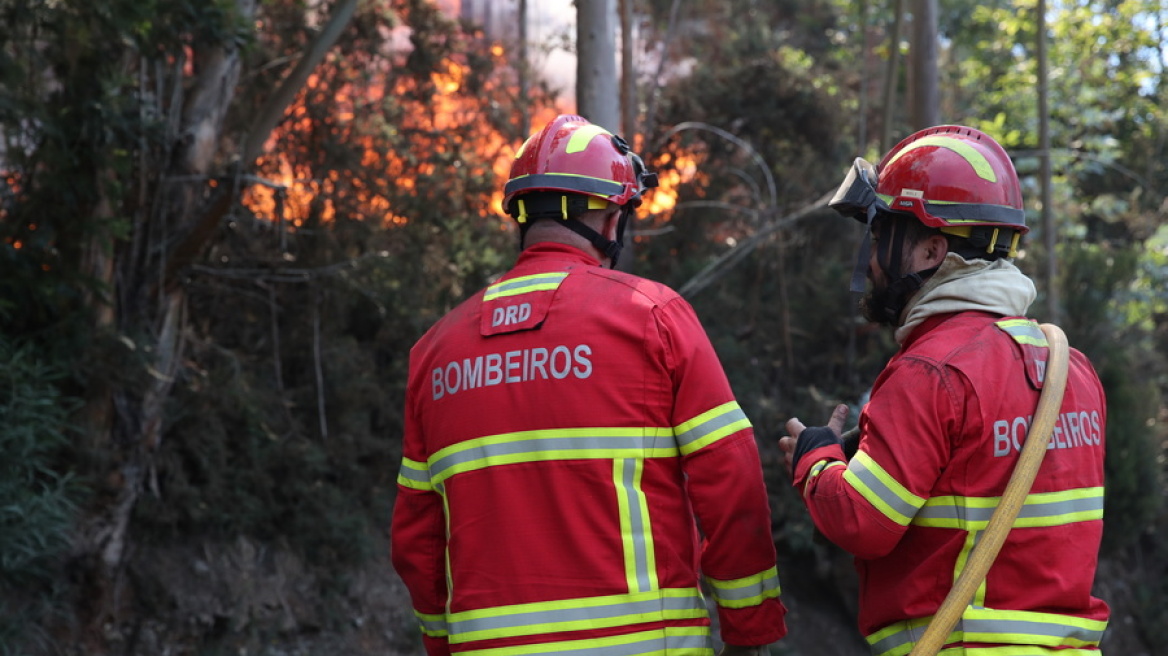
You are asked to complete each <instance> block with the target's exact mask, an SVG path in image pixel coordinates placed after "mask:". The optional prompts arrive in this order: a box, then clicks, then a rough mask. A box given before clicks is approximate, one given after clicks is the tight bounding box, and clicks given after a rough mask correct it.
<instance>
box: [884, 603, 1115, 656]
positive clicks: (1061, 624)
mask: <svg viewBox="0 0 1168 656" xmlns="http://www.w3.org/2000/svg"><path fill="white" fill-rule="evenodd" d="M932 619H933V618H931V617H926V618H921V619H916V620H912V621H911V622H898V623H897V624H893V625H891V626H888V627H885V628H883V629H881V630H879V631H877V632H876V633H873V634H871V635H869V636H867V638H866V639H867V641H868V644H869V646H871V648H872V653H873V654H874V655H875V656H899V655H902V654H907V653H909V651H911V649H912V645H913V644H914V643H915V642H916V641H917V640H920V638H921V636H922V635H923V633H924V629H925V627H926V626H927V625H928V623H929V622H930V621H931V620H932ZM1106 628H1107V622H1106V621H1105V620H1092V619H1086V618H1083V617H1076V616H1074V615H1060V614H1057V613H1038V612H1033V611H1016V610H994V609H990V608H972V607H970V608H966V609H965V613H964V615H963V616H962V618H961V620H959V621H958V623H957V626H956V627H954V630H953V632H952V633H950V634H949V637H948V638H947V639H946V642H947V643H952V642H957V643H960V642H974V643H991V644H1004V645H1028V646H1029V645H1033V646H1036V647H1047V648H1057V647H1064V648H1071V649H1075V648H1084V647H1086V648H1094V647H1097V646H1098V645H1099V642H1100V640H1102V639H1103V631H1104V630H1105V629H1106ZM965 653H969V652H965ZM1005 653H1009V652H1005ZM1024 653H1026V654H1032V653H1034V652H1033V651H1027V652H1024ZM1057 653H1058V654H1060V655H1061V654H1064V653H1069V652H1064V651H1059V652H1057Z"/></svg>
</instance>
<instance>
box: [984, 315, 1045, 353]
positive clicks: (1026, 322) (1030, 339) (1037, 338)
mask: <svg viewBox="0 0 1168 656" xmlns="http://www.w3.org/2000/svg"><path fill="white" fill-rule="evenodd" d="M994 325H995V326H997V327H998V328H1001V329H1002V330H1003V331H1005V332H1006V334H1008V335H1009V336H1010V337H1013V338H1014V341H1015V342H1018V343H1019V344H1028V345H1030V346H1039V347H1042V348H1049V347H1050V343H1049V342H1047V341H1046V333H1044V332H1042V328H1039V327H1038V323H1037V322H1034V321H1031V320H1030V319H1004V320H1002V321H995V322H994Z"/></svg>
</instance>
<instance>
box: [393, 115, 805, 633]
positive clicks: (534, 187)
mask: <svg viewBox="0 0 1168 656" xmlns="http://www.w3.org/2000/svg"><path fill="white" fill-rule="evenodd" d="M653 184H656V179H655V176H654V175H653V174H651V173H647V172H646V171H645V170H644V167H643V165H642V163H641V160H640V159H639V158H638V157H637V156H636V155H635V154H633V153H631V152H629V148H628V145H627V144H626V143H625V142H624V141H623V140H622V139H620V138H619V137H616V136H614V135H612V134H610V133H609V132H607V131H606V130H604V129H602V128H600V127H598V126H596V125H592V124H590V123H589V122H588V121H586V120H584V119H583V118H581V117H578V116H567V115H565V116H560V117H558V118H556V119H555V120H554V121H552V122H551V123H550V124H549V125H548V126H547V127H546V128H544V129H543V130H542V131H540V132H538V133H537V134H535V135H534V136H532V137H531V138H530V139H528V140H527V142H526V143H525V144H523V146H522V148H521V149H520V150H519V152H518V154H517V155H516V158H515V161H514V163H513V165H512V169H511V176H510V180H509V181H508V182H507V185H506V188H505V192H504V193H505V196H504V200H503V203H504V207H505V208H506V210H507V212H508V213H509V214H510V215H511V216H513V217H514V218H515V219H516V220H517V221H518V222H519V225H520V235H521V245H522V247H523V250H522V253H521V254H520V256H519V259H518V262H517V263H516V264H515V266H514V268H512V269H511V270H510V271H508V272H507V273H506V274H504V275H503V276H502V277H501V278H500V279H499V280H498V281H497V282H495V283H493V284H491V285H490V286H489V287H487V288H486V289H485V290H483V291H481V292H479V293H478V294H476V295H475V296H473V297H472V298H470V299H469V300H467V301H465V302H463V303H462V304H461V305H459V306H458V307H456V308H455V309H454V310H453V311H451V312H450V313H449V314H448V315H447V316H445V317H444V318H442V319H441V320H440V321H439V322H438V323H437V324H435V325H434V326H433V327H432V328H431V329H430V330H429V331H428V332H427V333H426V334H425V336H423V337H422V339H421V340H419V341H418V343H417V344H416V345H415V346H414V348H413V349H412V351H411V353H410V373H409V384H408V389H407V392H406V418H405V424H406V433H405V439H404V444H403V458H402V467H401V473H400V475H399V477H398V493H397V500H396V503H395V505H394V511H393V522H392V528H391V549H392V560H393V564H394V567H395V569H396V570H397V572H398V574H399V575H400V576H401V578H402V580H403V581H404V582H405V584H406V586H407V587H408V589H409V591H410V596H411V598H412V601H413V606H414V610H415V613H416V615H417V616H418V618H419V620H420V621H421V625H422V632H423V642H424V644H425V647H426V650H427V652H428V653H429V654H432V655H433V654H448V653H455V654H490V655H492V656H495V655H509V654H611V655H614V656H618V655H624V654H628V655H630V656H631V655H633V654H661V655H677V656H681V655H691V654H693V655H697V654H708V655H712V654H713V653H714V651H713V649H714V647H713V639H712V636H711V631H710V618H709V612H708V610H707V602H706V597H705V594H703V580H702V579H704V584H705V588H704V589H705V590H706V593H707V594H708V595H709V596H710V597H712V599H713V602H714V604H716V606H717V611H718V619H719V626H720V632H721V639H722V641H723V643H724V645H725V646H724V648H723V652H722V653H724V654H756V653H761V652H762V649H763V646H765V645H767V644H769V643H772V642H775V641H777V640H778V639H779V638H781V637H783V635H784V634H785V633H786V625H785V622H784V614H785V612H786V610H785V608H784V606H783V604H782V603H781V602H780V601H779V599H778V595H779V580H778V574H777V571H776V565H775V548H774V542H773V539H772V535H771V514H770V508H769V501H768V497H767V492H766V489H765V484H764V481H763V477H762V469H761V465H760V461H759V455H758V449H757V445H756V444H755V441H754V435H753V429H752V428H751V425H750V422H749V421H748V420H747V418H746V415H745V414H744V413H743V411H742V409H741V408H740V407H739V406H738V403H737V402H736V401H735V399H734V396H733V394H732V393H731V390H730V386H729V384H728V382H727V379H726V377H725V374H724V372H723V370H722V368H721V365H720V363H719V361H718V358H717V356H716V354H715V352H714V350H713V348H712V347H711V344H710V342H709V340H708V338H707V337H706V334H705V332H704V331H703V329H702V327H701V325H700V324H699V323H698V319H697V317H696V316H695V314H694V312H693V310H692V308H691V307H690V306H689V304H688V303H686V301H685V300H683V299H682V298H681V297H680V296H678V295H677V294H676V293H675V292H673V291H672V290H670V289H669V288H667V287H665V286H663V285H660V284H657V283H654V282H650V281H648V280H644V279H641V278H638V277H635V276H632V275H629V274H627V273H623V272H619V271H615V270H612V269H611V268H605V266H604V265H612V264H613V263H615V261H616V259H617V257H618V255H619V253H620V246H621V240H622V237H623V231H624V226H625V224H626V223H627V221H628V220H629V217H630V214H631V213H632V211H633V210H634V208H635V207H636V206H637V205H638V204H639V203H640V196H641V193H642V191H643V190H644V188H645V187H646V186H651V185H653ZM699 528H700V533H699Z"/></svg>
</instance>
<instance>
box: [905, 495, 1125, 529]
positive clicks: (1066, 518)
mask: <svg viewBox="0 0 1168 656" xmlns="http://www.w3.org/2000/svg"><path fill="white" fill-rule="evenodd" d="M999 503H1001V497H957V496H942V497H932V498H931V499H929V500H928V501H926V502H925V505H924V506H923V507H922V508H921V509H920V511H918V512H917V515H916V517H914V518H913V521H912V523H913V524H914V525H917V526H929V527H933V528H954V529H961V530H971V531H980V530H984V529H985V527H986V525H988V524H989V521H990V516H991V515H992V514H993V512H994V510H995V509H996V508H997V507H998V504H999ZM1097 519H1103V488H1102V487H1085V488H1079V489H1074V490H1064V491H1062V492H1042V493H1036V494H1030V495H1027V497H1026V501H1025V502H1024V503H1023V506H1022V510H1021V511H1020V512H1019V513H1018V519H1016V520H1015V521H1014V526H1016V527H1039V526H1063V525H1066V524H1074V523H1076V522H1089V521H1093V520H1097Z"/></svg>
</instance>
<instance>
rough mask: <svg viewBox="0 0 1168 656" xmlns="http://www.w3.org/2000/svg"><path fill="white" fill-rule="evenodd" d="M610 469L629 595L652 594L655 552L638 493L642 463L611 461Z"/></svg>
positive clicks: (643, 502) (641, 494)
mask: <svg viewBox="0 0 1168 656" xmlns="http://www.w3.org/2000/svg"><path fill="white" fill-rule="evenodd" d="M612 467H613V473H612V479H613V483H614V484H615V485H616V490H617V507H618V514H619V515H620V527H621V545H622V547H623V549H624V555H625V578H626V580H627V581H628V585H629V592H645V591H649V590H654V589H656V588H657V586H658V579H657V551H656V547H655V545H654V544H653V539H652V531H651V530H650V526H649V502H648V501H647V500H646V499H645V492H644V490H642V489H641V474H642V473H643V472H644V468H645V461H644V460H640V459H636V458H627V459H621V460H614V461H613V464H612Z"/></svg>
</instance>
